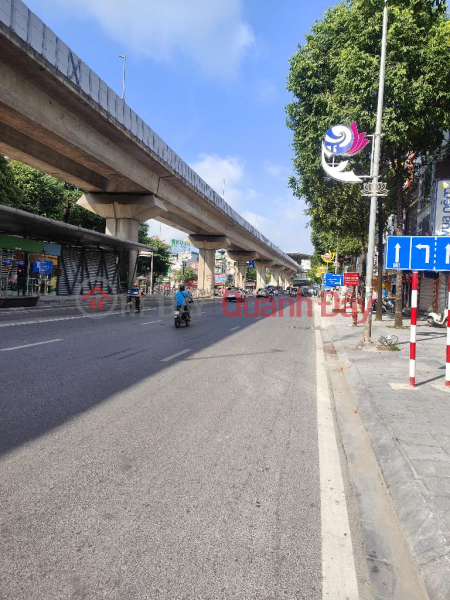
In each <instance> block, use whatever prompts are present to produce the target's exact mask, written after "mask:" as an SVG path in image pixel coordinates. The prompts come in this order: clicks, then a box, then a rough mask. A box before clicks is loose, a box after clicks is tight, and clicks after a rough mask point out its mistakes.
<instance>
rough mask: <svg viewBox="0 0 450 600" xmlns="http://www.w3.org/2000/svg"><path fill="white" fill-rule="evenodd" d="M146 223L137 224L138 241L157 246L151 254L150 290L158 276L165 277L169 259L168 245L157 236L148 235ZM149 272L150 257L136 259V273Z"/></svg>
mask: <svg viewBox="0 0 450 600" xmlns="http://www.w3.org/2000/svg"><path fill="white" fill-rule="evenodd" d="M148 230H149V225H148V223H140V224H139V243H140V244H145V245H147V246H152V247H154V248H157V250H156V252H155V253H154V254H153V281H152V290H153V286H154V284H155V281H156V280H157V278H158V277H165V276H166V275H167V273H168V271H169V267H170V261H169V255H170V246H169V245H168V244H166V243H165V242H163V241H162V240H160V239H159V238H158V237H150V236H149V235H148ZM150 272H151V257H147V256H145V257H141V258H140V259H139V261H138V273H139V274H140V275H142V274H150Z"/></svg>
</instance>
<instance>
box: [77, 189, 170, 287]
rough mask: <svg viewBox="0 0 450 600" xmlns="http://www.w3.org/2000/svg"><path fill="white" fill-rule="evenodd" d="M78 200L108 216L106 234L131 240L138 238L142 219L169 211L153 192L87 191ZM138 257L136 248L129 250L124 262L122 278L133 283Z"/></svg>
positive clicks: (151, 217) (106, 217)
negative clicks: (109, 192) (118, 194)
mask: <svg viewBox="0 0 450 600" xmlns="http://www.w3.org/2000/svg"><path fill="white" fill-rule="evenodd" d="M77 204H78V205H79V206H82V207H83V208H85V209H86V210H89V211H91V212H93V213H95V214H96V215H100V216H101V217H104V218H105V219H106V227H105V233H106V234H107V235H112V236H114V237H118V238H120V239H121V240H129V241H130V242H137V241H138V237H139V223H142V222H144V221H148V219H154V218H155V217H157V216H159V215H162V214H164V213H167V212H168V211H167V209H166V206H165V204H164V202H163V201H162V200H160V199H159V198H157V197H156V196H154V195H153V194H144V195H137V194H129V195H120V196H117V195H116V194H84V195H83V196H81V198H80V199H79V200H78V202H77ZM136 258H137V252H136V251H134V250H130V251H129V252H128V261H127V265H121V274H120V277H121V281H122V282H124V283H125V281H126V283H127V284H130V283H132V279H133V278H134V276H135V274H134V268H135V265H136ZM124 267H126V268H124Z"/></svg>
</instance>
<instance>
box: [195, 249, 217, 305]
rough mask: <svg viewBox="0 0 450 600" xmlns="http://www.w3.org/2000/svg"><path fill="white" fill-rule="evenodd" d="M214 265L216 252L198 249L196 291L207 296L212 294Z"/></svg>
mask: <svg viewBox="0 0 450 600" xmlns="http://www.w3.org/2000/svg"><path fill="white" fill-rule="evenodd" d="M215 265H216V250H215V249H214V250H211V249H208V248H199V249H198V280H197V290H198V291H200V290H201V291H202V292H203V293H205V294H206V295H207V296H211V295H213V293H214V268H215Z"/></svg>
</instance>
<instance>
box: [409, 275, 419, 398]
mask: <svg viewBox="0 0 450 600" xmlns="http://www.w3.org/2000/svg"><path fill="white" fill-rule="evenodd" d="M418 291H419V273H418V272H417V271H414V272H413V274H412V292H411V339H410V344H409V385H411V386H413V387H415V385H416V335H417V299H418V295H419V294H418Z"/></svg>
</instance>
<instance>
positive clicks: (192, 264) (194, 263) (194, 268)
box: [189, 262, 198, 271]
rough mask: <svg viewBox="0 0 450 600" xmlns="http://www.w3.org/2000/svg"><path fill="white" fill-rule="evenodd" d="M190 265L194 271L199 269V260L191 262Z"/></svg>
mask: <svg viewBox="0 0 450 600" xmlns="http://www.w3.org/2000/svg"><path fill="white" fill-rule="evenodd" d="M189 266H190V267H191V269H192V270H193V271H198V262H191V263H190V264H189Z"/></svg>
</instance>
